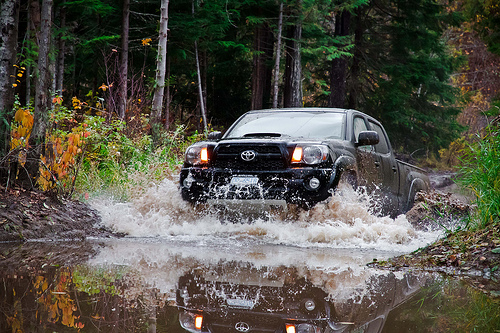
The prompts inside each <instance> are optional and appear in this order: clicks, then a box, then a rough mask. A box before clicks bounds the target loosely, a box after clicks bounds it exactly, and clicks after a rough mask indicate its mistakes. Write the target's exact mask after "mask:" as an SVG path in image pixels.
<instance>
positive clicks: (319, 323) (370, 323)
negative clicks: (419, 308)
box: [176, 267, 422, 333]
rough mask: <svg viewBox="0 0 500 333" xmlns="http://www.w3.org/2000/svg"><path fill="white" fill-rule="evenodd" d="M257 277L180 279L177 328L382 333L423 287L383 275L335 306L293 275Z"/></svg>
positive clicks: (231, 332)
mask: <svg viewBox="0 0 500 333" xmlns="http://www.w3.org/2000/svg"><path fill="white" fill-rule="evenodd" d="M246 268H248V267H246ZM257 271H258V270H255V269H250V270H249V271H247V270H246V269H244V270H243V271H242V270H241V267H239V268H237V269H236V270H235V272H238V274H237V275H239V276H243V277H244V278H243V279H241V280H240V281H238V278H234V276H226V275H225V274H224V273H222V274H221V272H220V271H219V272H210V273H200V272H190V273H187V274H185V275H184V276H182V277H181V278H180V279H179V283H178V288H177V295H176V298H177V306H178V309H179V322H180V325H181V326H182V327H183V328H184V329H185V330H187V331H189V332H193V333H198V332H211V333H255V332H272V333H330V332H332V333H333V332H353V331H355V332H381V331H382V329H383V327H384V323H385V321H386V318H387V316H388V314H389V312H390V311H391V310H392V309H394V308H395V307H396V306H397V305H399V304H401V303H402V302H404V301H405V300H406V299H408V298H409V297H411V295H413V293H414V292H416V291H418V290H419V289H420V288H421V283H422V281H421V280H420V279H417V278H414V277H409V276H401V277H399V278H396V276H395V275H394V274H393V273H387V274H385V275H383V276H377V277H376V278H375V279H373V281H372V282H373V285H372V287H373V290H371V289H368V290H367V289H365V290H363V291H362V293H363V295H360V294H359V293H358V294H357V295H351V296H352V297H349V298H347V299H345V300H343V301H339V300H336V299H335V296H334V295H332V293H331V290H330V294H329V293H327V292H325V290H323V289H322V288H319V287H317V286H314V285H313V284H312V283H311V282H309V281H308V280H307V279H306V278H305V277H303V276H300V275H299V274H297V270H290V268H285V272H284V274H282V276H281V277H278V276H276V275H274V276H272V278H271V279H265V275H266V274H267V273H264V272H261V273H263V274H262V275H261V276H258V274H255V273H256V272H257ZM291 272H293V273H292V274H290V273H291ZM252 273H253V277H254V279H252V278H251V277H250V278H249V276H252ZM233 275H234V274H233ZM271 275H273V274H271ZM305 275H307V273H305ZM255 277H257V279H255ZM242 280H244V281H242ZM410 280H412V281H410ZM412 285H413V287H412Z"/></svg>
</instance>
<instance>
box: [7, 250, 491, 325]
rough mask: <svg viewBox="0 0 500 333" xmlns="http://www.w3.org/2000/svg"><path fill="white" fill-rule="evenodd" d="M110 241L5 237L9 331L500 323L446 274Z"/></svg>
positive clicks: (483, 300)
mask: <svg viewBox="0 0 500 333" xmlns="http://www.w3.org/2000/svg"><path fill="white" fill-rule="evenodd" d="M125 246H129V247H130V244H128V243H125ZM144 248H147V246H146V245H144ZM109 249H110V245H109V244H101V243H88V242H82V243H71V244H69V243H45V244H44V243H27V244H22V245H19V244H17V245H13V244H0V251H1V252H0V253H1V254H2V259H1V260H0V279H1V283H2V284H1V288H0V332H46V331H50V332H71V331H75V332H77V331H80V332H173V333H177V332H186V331H185V330H184V329H183V328H182V327H181V325H182V326H183V327H185V328H188V329H189V330H190V331H193V332H209V331H210V332H235V333H246V332H248V333H253V332H287V333H291V332H295V333H320V332H415V331H419V332H423V331H450V329H451V330H453V331H464V330H469V329H470V328H471V327H477V328H478V329H480V331H484V332H486V331H494V330H495V329H499V327H498V325H499V322H500V319H499V318H498V316H499V315H498V309H499V302H498V301H497V300H494V299H491V298H488V297H486V296H484V295H481V294H480V293H477V292H476V291H474V290H472V289H469V288H467V287H466V286H464V285H463V284H461V283H460V282H458V281H456V280H448V279H446V278H442V277H440V276H432V275H430V274H410V273H408V272H407V273H402V272H389V271H377V270H374V269H371V268H368V267H363V268H362V269H361V270H360V271H358V272H357V273H356V274H350V273H349V272H348V271H346V270H342V269H339V268H338V267H337V268H334V267H310V266H306V265H298V264H297V263H294V264H290V265H286V264H283V262H279V260H277V262H278V263H277V264H269V263H268V264H258V263H257V262H258V261H259V260H255V258H254V259H250V257H248V256H247V257H246V259H245V258H243V259H242V260H235V259H234V258H231V259H225V258H223V257H224V256H222V255H218V254H216V253H212V259H213V258H214V257H216V258H215V260H206V259H205V258H206V257H207V256H206V253H205V254H203V255H201V256H198V257H197V256H196V255H193V254H192V253H191V254H189V255H186V256H182V255H179V252H176V251H173V250H172V249H171V248H169V251H170V252H169V251H166V250H165V251H163V252H161V254H162V257H163V259H162V260H163V262H160V261H158V260H156V259H155V260H149V259H147V256H146V255H140V256H138V257H136V258H135V259H133V260H132V259H130V257H129V256H127V255H125V254H124V257H123V258H117V257H114V260H115V261H116V262H114V263H112V264H111V263H109V262H108V263H103V262H99V260H96V258H98V259H99V255H102V253H101V252H102V251H104V252H105V251H107V250H109ZM112 250H113V251H122V252H123V249H121V248H120V247H116V248H114V249H112ZM287 250H290V249H287ZM138 251H139V250H138V249H135V252H138ZM290 251H291V250H290ZM146 252H147V251H146ZM181 252H183V253H185V252H186V251H184V250H182V251H181ZM100 253H101V254H100ZM309 255H311V253H309ZM326 260H327V261H331V260H332V259H331V258H326ZM351 268H352V266H351ZM351 273H352V272H351ZM470 309H477V310H475V311H476V312H474V313H471V311H470ZM460 311H462V312H460ZM457 313H463V315H458V316H457ZM197 316H199V317H201V319H198V320H199V321H200V320H201V322H200V323H199V325H200V326H199V329H198V328H196V317H197ZM467 325H469V326H467Z"/></svg>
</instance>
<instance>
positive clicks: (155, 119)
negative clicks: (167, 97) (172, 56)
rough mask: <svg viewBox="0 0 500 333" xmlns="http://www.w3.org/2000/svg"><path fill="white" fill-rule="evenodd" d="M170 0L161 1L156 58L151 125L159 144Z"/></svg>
mask: <svg viewBox="0 0 500 333" xmlns="http://www.w3.org/2000/svg"><path fill="white" fill-rule="evenodd" d="M168 1H169V0H162V1H161V13H160V33H159V41H158V55H157V58H156V81H155V84H156V88H155V92H154V96H153V106H152V108H151V127H152V132H153V142H154V143H155V144H158V140H159V139H160V132H161V130H162V126H161V114H162V107H163V94H164V90H165V72H166V67H167V34H168Z"/></svg>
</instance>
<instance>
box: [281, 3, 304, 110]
mask: <svg viewBox="0 0 500 333" xmlns="http://www.w3.org/2000/svg"><path fill="white" fill-rule="evenodd" d="M301 3H302V2H301V0H299V1H297V10H296V12H295V15H297V16H298V17H299V18H298V19H297V21H296V23H295V25H294V26H291V27H290V28H289V30H288V41H287V43H286V66H285V92H284V107H286V108H289V107H302V65H301V55H300V39H301V37H302V21H301V18H300V16H301V15H302V13H301V7H302V6H301Z"/></svg>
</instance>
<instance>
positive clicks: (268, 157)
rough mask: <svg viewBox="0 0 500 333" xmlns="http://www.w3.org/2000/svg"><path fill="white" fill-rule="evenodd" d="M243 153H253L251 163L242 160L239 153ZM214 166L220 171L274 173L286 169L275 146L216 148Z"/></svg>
mask: <svg viewBox="0 0 500 333" xmlns="http://www.w3.org/2000/svg"><path fill="white" fill-rule="evenodd" d="M244 151H253V152H255V158H254V159H253V160H251V161H245V160H243V159H242V157H241V153H243V152H244ZM214 166H215V167H216V168H221V169H226V168H227V169H234V170H252V171H261V170H262V171H264V170H266V171H276V170H283V169H286V162H285V159H284V158H283V156H282V154H281V149H280V147H279V146H277V145H265V146H258V145H256V146H249V145H239V144H229V145H221V146H219V147H218V149H217V152H216V157H215V162H214Z"/></svg>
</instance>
